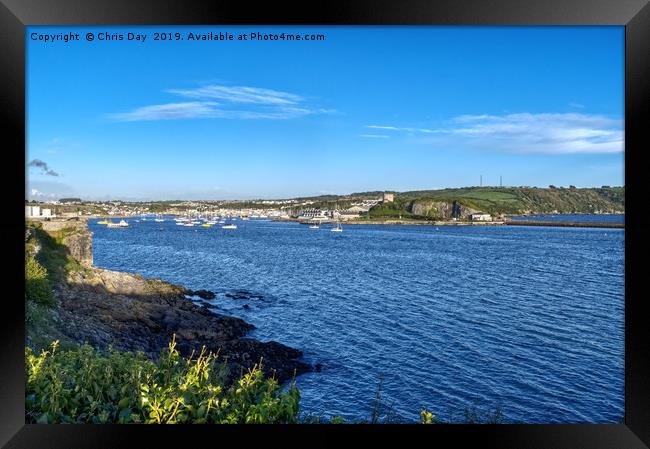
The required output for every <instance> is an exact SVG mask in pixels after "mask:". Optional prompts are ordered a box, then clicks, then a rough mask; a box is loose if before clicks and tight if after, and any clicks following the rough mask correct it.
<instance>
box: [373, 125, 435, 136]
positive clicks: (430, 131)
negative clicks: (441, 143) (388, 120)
mask: <svg viewBox="0 0 650 449" xmlns="http://www.w3.org/2000/svg"><path fill="white" fill-rule="evenodd" d="M366 128H371V129H385V130H387V131H406V132H410V133H425V134H433V133H440V132H446V131H445V130H441V129H428V128H405V127H398V126H383V125H367V126H366Z"/></svg>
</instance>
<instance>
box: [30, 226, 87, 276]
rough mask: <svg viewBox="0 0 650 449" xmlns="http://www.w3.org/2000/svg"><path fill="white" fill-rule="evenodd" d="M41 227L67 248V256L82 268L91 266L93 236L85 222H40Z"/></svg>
mask: <svg viewBox="0 0 650 449" xmlns="http://www.w3.org/2000/svg"><path fill="white" fill-rule="evenodd" d="M41 227H42V229H43V230H44V231H46V232H48V233H49V234H50V235H52V236H53V237H56V238H58V239H59V240H60V242H61V243H62V244H63V245H65V246H66V247H67V248H68V252H69V254H70V255H71V256H72V257H73V258H74V259H75V260H76V261H77V262H79V263H80V264H81V265H82V266H84V267H90V266H92V264H93V234H92V232H90V231H89V230H88V226H87V223H86V221H85V220H51V221H42V222H41Z"/></svg>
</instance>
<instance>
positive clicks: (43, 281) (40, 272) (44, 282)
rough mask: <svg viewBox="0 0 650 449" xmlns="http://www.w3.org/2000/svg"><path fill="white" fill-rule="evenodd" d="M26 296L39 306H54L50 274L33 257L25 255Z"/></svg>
mask: <svg viewBox="0 0 650 449" xmlns="http://www.w3.org/2000/svg"><path fill="white" fill-rule="evenodd" d="M25 296H26V298H27V299H28V300H32V301H35V302H37V303H39V304H46V305H52V304H53V303H54V297H53V296H52V288H51V286H50V281H49V279H48V272H47V270H46V269H45V267H44V266H43V265H41V264H40V263H39V262H38V260H36V258H35V257H34V256H32V255H28V254H26V255H25Z"/></svg>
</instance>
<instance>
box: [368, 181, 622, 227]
mask: <svg viewBox="0 0 650 449" xmlns="http://www.w3.org/2000/svg"><path fill="white" fill-rule="evenodd" d="M454 201H456V202H458V203H459V204H460V205H461V206H463V207H466V208H470V209H474V210H478V211H481V212H487V213H490V214H492V215H501V214H506V215H508V214H512V215H516V214H525V213H567V214H570V213H603V212H620V211H624V210H625V187H606V186H603V187H601V188H587V189H578V188H575V187H573V186H572V187H570V188H562V187H560V188H557V187H552V188H536V187H467V188H461V189H443V190H421V191H413V192H402V193H398V194H397V195H396V196H395V202H394V203H380V204H378V205H377V206H375V207H374V208H372V209H371V210H370V213H369V215H370V217H371V218H393V217H395V216H398V215H399V214H401V215H402V217H403V218H404V217H409V213H411V215H410V217H411V218H425V219H426V218H428V219H431V218H442V217H443V214H442V213H441V212H440V211H438V210H437V209H436V208H435V206H434V207H433V208H431V206H432V205H433V204H435V203H447V204H448V205H449V206H451V204H452V203H453V202H454ZM423 208H424V209H426V210H427V213H426V214H424V216H420V217H418V216H415V215H413V214H412V212H413V211H414V210H422V209H423ZM445 218H446V217H445Z"/></svg>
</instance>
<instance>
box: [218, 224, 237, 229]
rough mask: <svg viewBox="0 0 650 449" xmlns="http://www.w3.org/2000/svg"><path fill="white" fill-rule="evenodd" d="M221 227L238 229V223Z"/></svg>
mask: <svg viewBox="0 0 650 449" xmlns="http://www.w3.org/2000/svg"><path fill="white" fill-rule="evenodd" d="M221 229H237V225H236V224H227V225H223V226H221Z"/></svg>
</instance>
